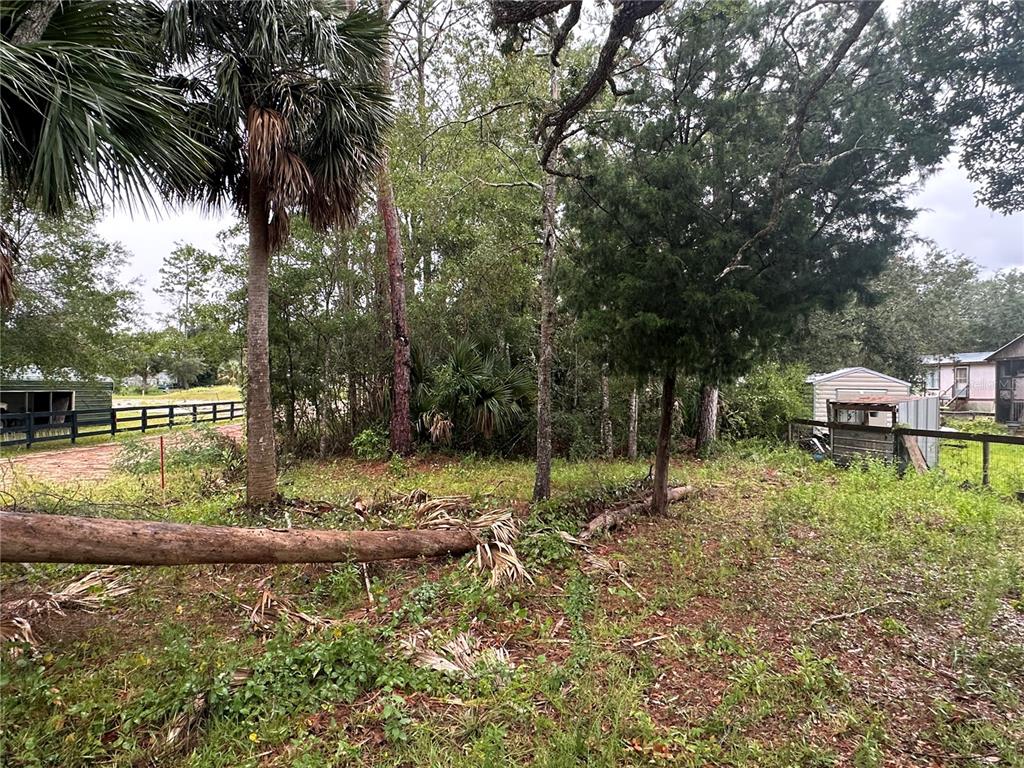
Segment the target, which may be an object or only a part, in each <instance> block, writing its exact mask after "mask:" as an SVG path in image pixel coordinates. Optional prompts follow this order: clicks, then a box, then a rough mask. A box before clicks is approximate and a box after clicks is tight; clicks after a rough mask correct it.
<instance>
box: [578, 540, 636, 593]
mask: <svg viewBox="0 0 1024 768" xmlns="http://www.w3.org/2000/svg"><path fill="white" fill-rule="evenodd" d="M583 560H584V562H585V563H586V566H585V567H586V570H588V571H591V572H596V573H600V574H603V575H604V576H605V577H607V578H610V579H615V580H616V581H618V582H620V583H621V584H622V586H624V587H625V588H626V589H628V590H629V591H630V592H632V593H633V594H634V595H636V596H637V597H639V598H640V599H641V600H643V599H645V598H644V596H643V595H642V594H641V593H640V591H639V590H638V589H637V588H636V587H634V586H633V585H632V584H630V583H629V581H628V580H627V579H626V575H625V573H626V564H625V563H624V562H622V561H621V560H617V561H615V562H612V561H611V560H609V559H608V558H605V557H601V555H598V554H596V553H594V552H586V553H585V554H584V556H583Z"/></svg>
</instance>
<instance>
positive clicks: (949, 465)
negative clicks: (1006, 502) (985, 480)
mask: <svg viewBox="0 0 1024 768" xmlns="http://www.w3.org/2000/svg"><path fill="white" fill-rule="evenodd" d="M982 450H983V449H982V444H981V443H979V442H975V441H973V440H970V441H968V440H942V441H941V443H940V446H939V469H940V470H941V471H942V472H943V473H945V474H946V475H947V476H948V477H949V478H950V479H951V480H953V481H955V482H957V483H968V484H970V485H972V486H980V485H981V484H982V463H983V462H982ZM989 483H990V485H991V486H992V488H993V489H995V490H996V491H998V492H999V493H1004V494H1014V493H1016V492H1017V491H1024V445H1006V444H1003V443H990V444H989Z"/></svg>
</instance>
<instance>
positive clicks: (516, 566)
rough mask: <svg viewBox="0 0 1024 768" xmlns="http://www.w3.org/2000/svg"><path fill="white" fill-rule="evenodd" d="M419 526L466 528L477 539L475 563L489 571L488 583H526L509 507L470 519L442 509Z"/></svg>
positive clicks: (514, 524) (496, 585)
mask: <svg viewBox="0 0 1024 768" xmlns="http://www.w3.org/2000/svg"><path fill="white" fill-rule="evenodd" d="M420 525H421V526H423V527H424V528H466V529H467V530H469V531H470V532H471V533H472V534H473V535H474V537H475V538H476V540H477V545H476V565H477V568H478V569H479V570H480V572H481V573H486V572H488V571H489V572H490V574H491V586H492V587H499V586H502V585H504V584H515V583H519V582H527V583H530V584H532V583H533V577H532V576H530V574H529V572H528V571H527V570H526V566H524V565H523V563H522V561H521V560H520V559H519V556H518V555H517V554H516V550H515V547H514V546H513V544H514V543H515V540H516V538H517V537H518V535H519V527H518V526H517V525H516V522H515V518H514V517H513V515H512V510H511V509H494V510H491V511H489V512H484V513H483V514H481V515H479V516H477V517H475V518H473V519H472V520H461V519H459V518H456V517H452V516H451V515H449V514H448V512H447V511H446V510H444V509H439V510H436V511H434V512H431V513H430V514H429V515H427V517H426V518H424V519H423V520H422V521H421V522H420Z"/></svg>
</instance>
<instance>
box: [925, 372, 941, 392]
mask: <svg viewBox="0 0 1024 768" xmlns="http://www.w3.org/2000/svg"><path fill="white" fill-rule="evenodd" d="M924 386H925V389H938V388H939V369H938V368H929V369H928V370H927V371H926V372H925V374H924Z"/></svg>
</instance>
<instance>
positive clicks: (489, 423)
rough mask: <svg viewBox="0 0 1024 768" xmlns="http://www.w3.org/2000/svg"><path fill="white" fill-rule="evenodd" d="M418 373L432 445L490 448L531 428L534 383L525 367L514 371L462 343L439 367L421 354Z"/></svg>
mask: <svg viewBox="0 0 1024 768" xmlns="http://www.w3.org/2000/svg"><path fill="white" fill-rule="evenodd" d="M412 369H413V378H414V379H415V387H414V389H413V391H414V395H415V396H414V403H413V404H414V410H415V411H416V412H417V413H418V414H419V416H418V418H417V422H418V424H419V427H420V429H422V430H423V432H424V433H426V435H427V436H428V437H429V438H430V440H431V442H434V443H445V444H447V443H452V442H458V443H461V444H462V445H465V446H469V445H472V444H474V443H475V442H476V443H479V442H480V441H484V443H486V441H489V440H491V439H492V438H494V437H505V436H508V435H512V434H513V433H515V432H516V431H517V430H520V429H521V428H522V427H523V425H524V424H525V423H526V419H527V414H528V411H529V407H530V402H531V400H532V398H533V394H534V379H533V374H532V373H531V371H530V370H529V369H528V368H526V367H525V366H522V365H516V366H511V367H510V366H509V365H507V364H506V363H504V362H503V361H501V360H500V358H497V357H495V355H493V354H491V353H488V352H481V351H480V349H479V347H477V345H476V344H474V343H473V342H471V341H469V340H467V339H460V340H459V341H457V342H455V344H454V345H453V346H452V347H451V349H449V350H448V351H447V352H445V354H444V356H443V357H442V358H441V360H440V361H439V362H438V363H437V364H436V365H433V366H431V365H429V364H428V363H427V361H426V360H425V359H424V358H423V356H422V354H420V353H419V352H418V351H417V354H415V355H413V365H412Z"/></svg>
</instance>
